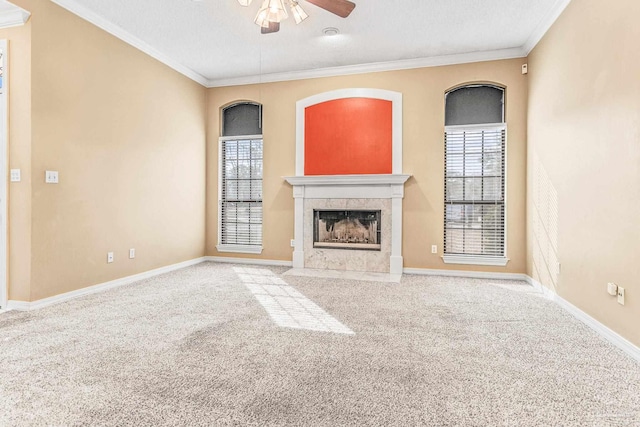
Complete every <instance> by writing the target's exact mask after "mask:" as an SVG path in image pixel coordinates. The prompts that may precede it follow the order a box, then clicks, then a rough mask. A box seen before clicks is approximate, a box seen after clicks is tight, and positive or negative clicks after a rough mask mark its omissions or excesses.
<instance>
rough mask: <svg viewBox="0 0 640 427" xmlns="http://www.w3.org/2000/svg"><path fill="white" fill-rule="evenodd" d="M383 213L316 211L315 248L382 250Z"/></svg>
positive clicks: (314, 215) (367, 211) (314, 225)
mask: <svg viewBox="0 0 640 427" xmlns="http://www.w3.org/2000/svg"><path fill="white" fill-rule="evenodd" d="M380 212H381V211H379V210H378V211H370V210H314V211H313V219H314V221H313V247H314V248H330V249H361V250H370V251H379V250H380V248H381V245H380V243H381V241H380V224H381V221H380Z"/></svg>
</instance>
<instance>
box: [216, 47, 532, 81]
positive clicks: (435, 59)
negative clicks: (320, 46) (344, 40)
mask: <svg viewBox="0 0 640 427" xmlns="http://www.w3.org/2000/svg"><path fill="white" fill-rule="evenodd" d="M526 56H527V52H525V51H524V49H523V48H522V47H515V48H509V49H498V50H489V51H483V52H469V53H460V54H455V55H441V56H431V57H427V58H415V59H403V60H399V61H388V62H373V63H369V64H359V65H346V66H342V67H328V68H320V69H314V70H303V71H291V72H282V73H272V74H262V75H253V76H244V77H231V78H226V79H211V80H209V82H208V85H207V87H210V88H212V87H224V86H242V85H248V84H256V83H273V82H284V81H291V80H304V79H315V78H320V77H334V76H348V75H353V74H364V73H378V72H383V71H395V70H410V69H414V68H427V67H441V66H444V65H457V64H468V63H473V62H484V61H498V60H503V59H514V58H525V57H526Z"/></svg>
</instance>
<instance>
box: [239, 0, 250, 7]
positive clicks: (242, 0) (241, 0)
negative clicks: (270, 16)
mask: <svg viewBox="0 0 640 427" xmlns="http://www.w3.org/2000/svg"><path fill="white" fill-rule="evenodd" d="M252 1H253V0H238V3H240V6H244V7H247V6H249V5H250V4H251V2H252Z"/></svg>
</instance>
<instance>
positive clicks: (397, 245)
mask: <svg viewBox="0 0 640 427" xmlns="http://www.w3.org/2000/svg"><path fill="white" fill-rule="evenodd" d="M409 177H410V175H403V174H376V175H325V176H291V177H285V178H284V179H285V180H286V181H287V182H288V183H289V184H291V185H292V186H293V197H294V199H295V212H294V215H295V220H294V223H295V231H294V240H295V245H294V252H293V268H294V269H330V270H341V271H362V272H375V273H388V274H391V275H401V274H402V267H403V258H402V199H403V197H404V183H405V182H406V181H407V180H408V179H409ZM314 209H345V210H355V209H366V210H380V211H381V213H382V218H381V222H382V224H381V240H382V248H381V250H380V251H379V252H378V251H364V250H344V249H324V248H314V247H313V210H314Z"/></svg>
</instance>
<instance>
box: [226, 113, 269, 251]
mask: <svg viewBox="0 0 640 427" xmlns="http://www.w3.org/2000/svg"><path fill="white" fill-rule="evenodd" d="M221 122H222V130H221V136H220V147H219V153H220V174H219V191H218V194H219V206H220V210H219V232H218V246H217V249H218V251H220V252H241V253H260V252H262V106H261V105H260V104H257V103H253V102H238V103H235V104H232V105H229V106H227V107H224V108H223V109H222V117H221Z"/></svg>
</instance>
